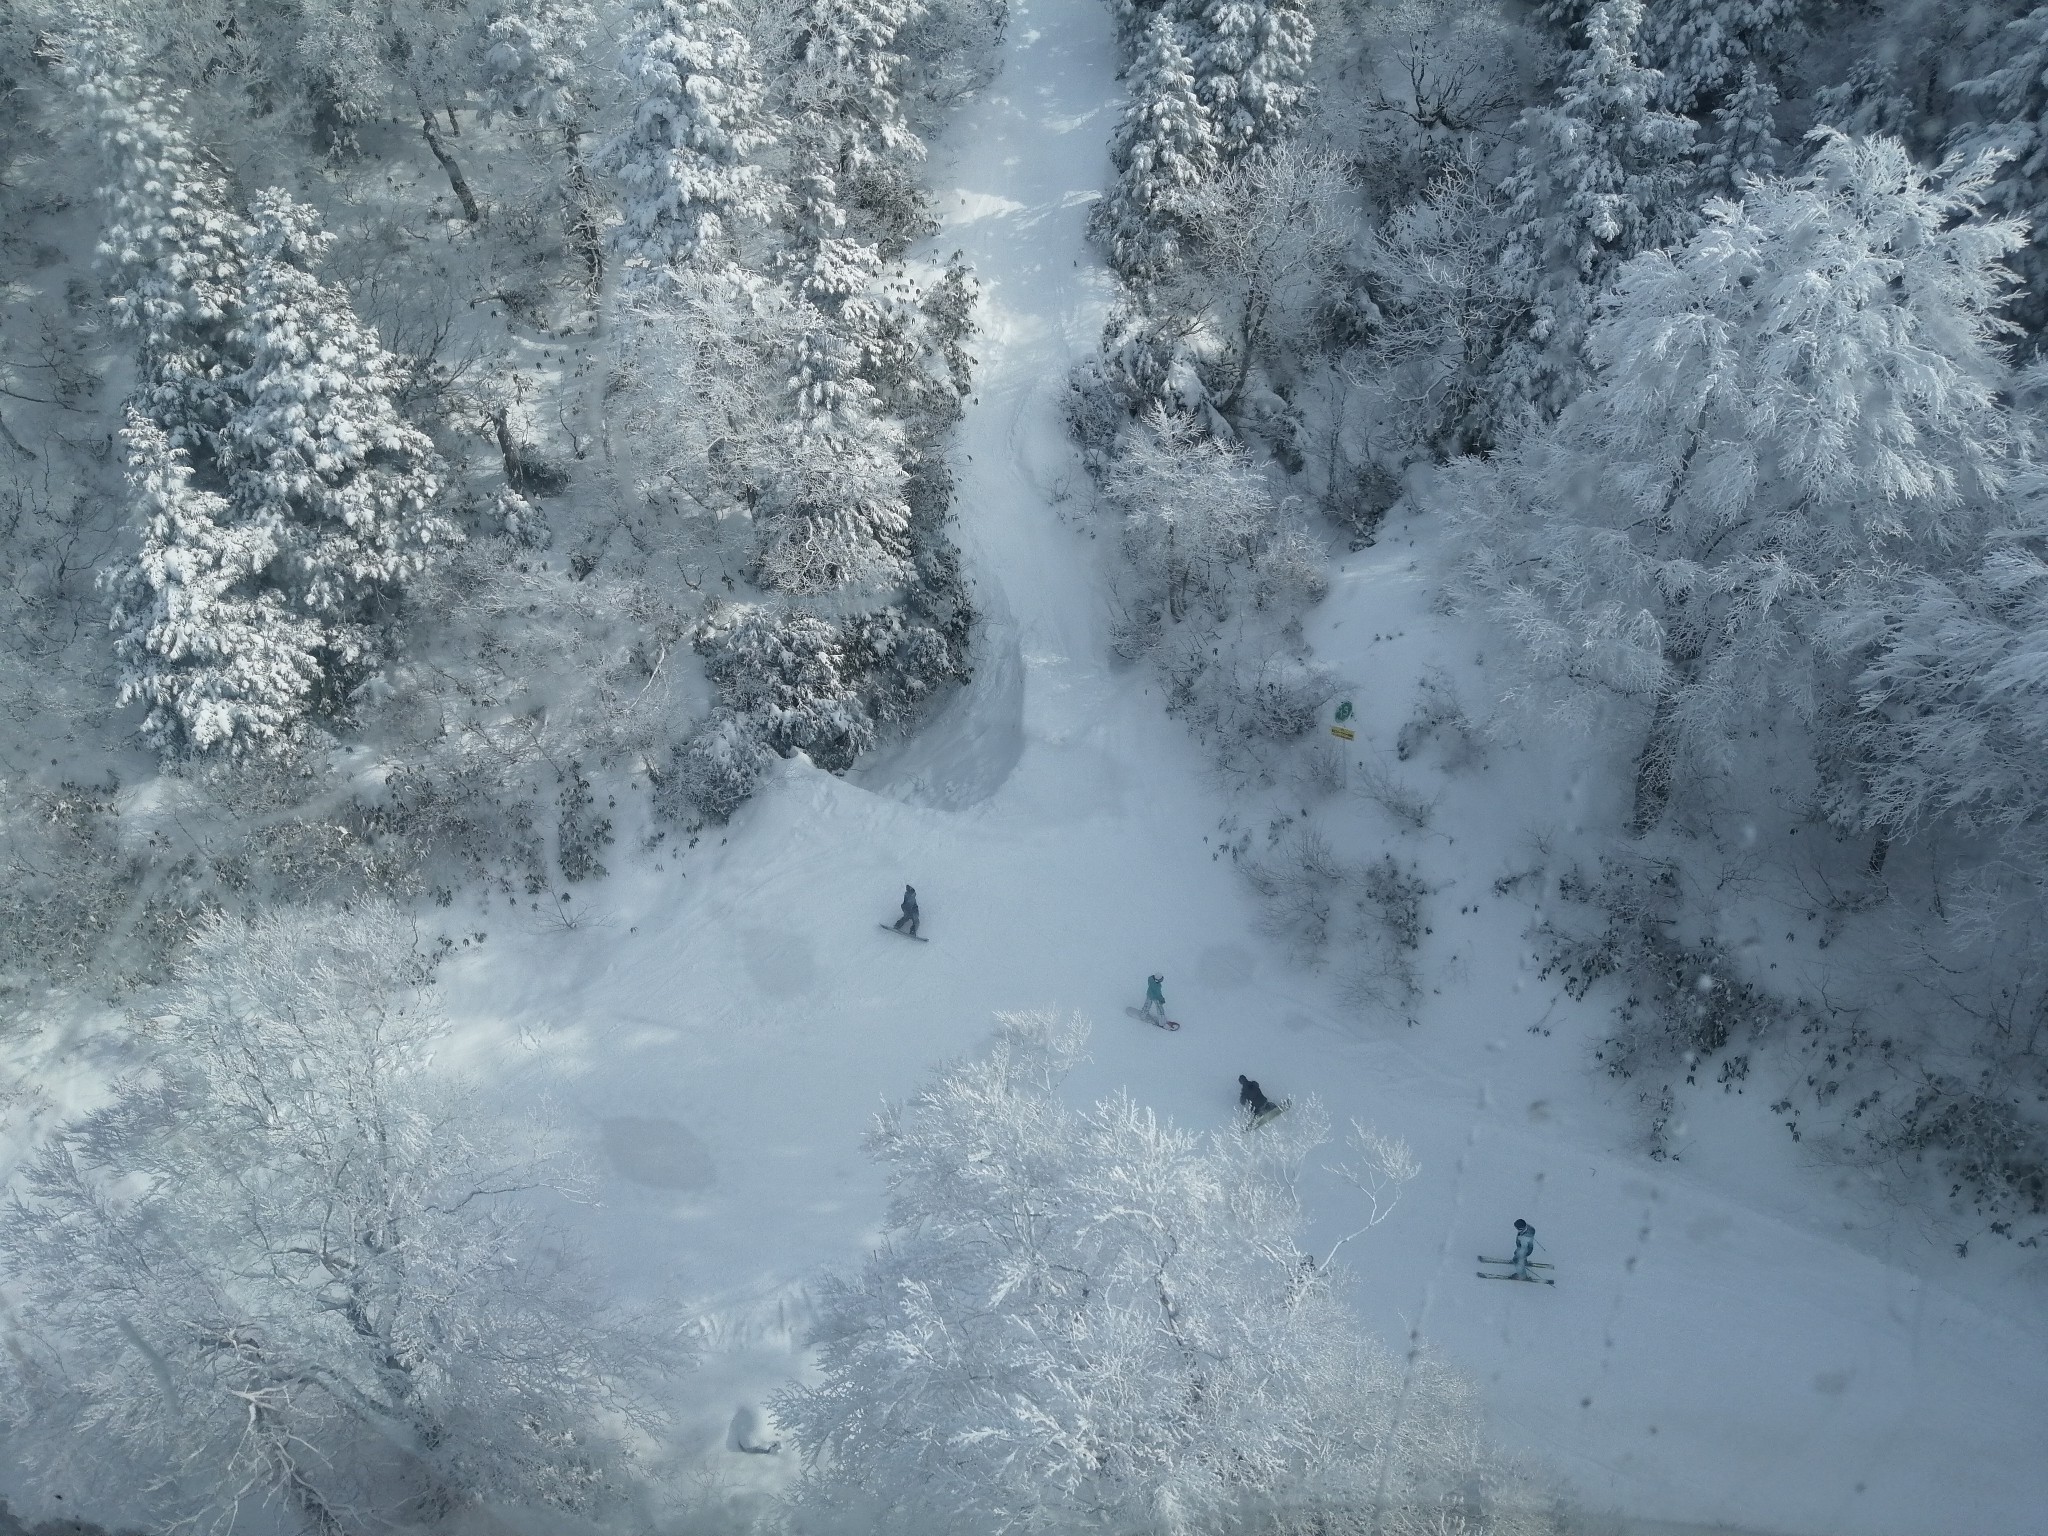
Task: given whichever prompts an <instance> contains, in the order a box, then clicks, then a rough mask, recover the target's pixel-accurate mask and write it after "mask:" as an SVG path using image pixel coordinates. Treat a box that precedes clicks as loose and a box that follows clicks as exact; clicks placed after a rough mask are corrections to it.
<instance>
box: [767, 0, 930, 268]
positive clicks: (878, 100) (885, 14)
mask: <svg viewBox="0 0 2048 1536" xmlns="http://www.w3.org/2000/svg"><path fill="white" fill-rule="evenodd" d="M922 9H923V6H922V4H921V3H920V0H798V6H797V12H796V16H795V18H794V25H795V27H796V30H797V44H796V47H797V58H798V60H799V62H800V68H799V69H798V71H797V73H796V76H795V78H794V80H793V81H792V83H791V87H790V90H791V98H792V105H791V114H790V115H791V117H792V118H793V119H794V120H796V122H797V123H800V124H801V126H800V127H797V128H795V129H794V130H793V132H792V134H791V136H790V140H791V150H792V159H793V161H794V162H795V165H796V173H797V175H798V176H799V177H801V176H804V175H807V174H809V175H816V174H821V173H822V174H823V175H825V176H829V177H830V178H832V180H833V182H834V184H835V187H836V195H837V196H838V197H841V198H844V199H846V200H847V201H848V202H849V203H850V204H851V206H852V208H853V209H854V210H856V211H858V212H859V213H860V214H861V215H862V216H863V217H862V218H861V220H860V223H861V226H862V229H861V232H862V233H864V234H866V235H867V236H869V238H871V239H874V240H876V241H878V242H879V243H881V244H882V245H884V246H885V247H886V248H887V249H889V250H890V251H891V252H892V253H893V252H894V251H896V250H897V249H899V248H900V246H901V244H902V243H903V242H904V241H906V240H908V239H909V238H911V236H912V235H913V234H914V233H915V232H916V231H917V226H918V222H919V220H920V218H921V216H922V212H923V205H924V194H923V191H922V189H921V188H920V187H919V185H918V183H917V180H916V169H917V167H918V165H919V164H920V163H921V162H922V161H923V159H924V153H925V149H924V141H923V140H922V139H920V138H919V137H918V136H917V134H916V133H915V132H914V131H913V130H912V128H911V126H910V123H909V121H908V120H907V119H906V118H905V117H904V114H903V88H904V77H905V71H906V67H907V61H906V60H905V59H904V57H903V54H902V52H901V50H900V49H899V48H898V46H897V38H898V37H899V35H900V34H901V33H902V31H903V29H904V28H905V27H906V26H907V25H909V23H910V22H911V21H912V20H914V19H915V18H916V16H917V15H918V13H919V12H920V11H921V10H922Z"/></svg>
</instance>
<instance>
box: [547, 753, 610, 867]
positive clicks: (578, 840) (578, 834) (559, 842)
mask: <svg viewBox="0 0 2048 1536" xmlns="http://www.w3.org/2000/svg"><path fill="white" fill-rule="evenodd" d="M556 777H557V778H558V779H559V780H560V781H561V791H560V794H559V795H558V796H557V803H558V804H559V806H560V808H561V814H560V815H559V816H558V817H557V818H556V821H555V862H556V863H557V864H558V865H559V866H560V867H561V871H562V878H563V879H564V880H568V881H570V882H572V883H573V882H575V881H579V880H602V879H603V878H604V876H605V867H604V864H603V862H602V861H601V860H600V859H599V857H598V855H599V854H600V853H602V852H603V851H604V849H605V848H607V847H609V846H610V844H611V841H612V819H611V817H609V816H606V815H604V814H603V813H602V812H600V811H599V810H598V808H597V793H596V791H595V790H593V789H592V788H591V787H590V779H589V777H588V776H587V775H585V773H584V772H583V765H582V764H581V763H576V762H572V763H570V764H569V766H568V767H567V768H564V769H562V770H561V771H560V772H559V773H558V774H557V775H556ZM614 803H615V802H612V801H607V802H606V804H607V805H608V806H609V805H612V804H614Z"/></svg>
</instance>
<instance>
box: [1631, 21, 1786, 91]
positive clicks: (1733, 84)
mask: <svg viewBox="0 0 2048 1536" xmlns="http://www.w3.org/2000/svg"><path fill="white" fill-rule="evenodd" d="M1808 3H1809V0H1649V3H1648V4H1647V5H1646V6H1645V13H1646V14H1645V16H1644V24H1643V49H1644V52H1645V53H1646V54H1647V55H1648V57H1649V58H1650V59H1651V60H1652V61H1653V62H1654V63H1655V64H1656V66H1657V69H1658V71H1659V72H1660V74H1661V77H1662V78H1661V80H1660V82H1659V84H1660V86H1661V95H1660V97H1659V105H1661V106H1663V107H1665V108H1666V109H1668V110H1669V111H1672V112H1695V111H1697V110H1699V109H1702V108H1705V109H1709V110H1718V109H1719V108H1720V107H1721V106H1722V105H1724V104H1725V102H1726V99H1727V98H1728V97H1729V96H1730V95H1732V94H1733V93H1734V92H1735V91H1736V89H1737V88H1738V87H1739V86H1740V85H1741V82H1742V77H1743V75H1744V74H1745V73H1752V74H1755V75H1756V76H1758V77H1759V78H1761V79H1763V80H1765V81H1769V80H1770V79H1771V78H1772V77H1773V76H1774V75H1775V73H1776V71H1777V68H1778V66H1779V65H1780V63H1781V62H1782V61H1783V60H1784V59H1785V57H1786V56H1787V55H1788V54H1789V53H1791V51H1792V48H1793V45H1794V43H1795V42H1796V41H1797V34H1798V32H1799V30H1800V28H1801V26H1802V24H1803V22H1804V20H1805V17H1804V14H1803V13H1804V11H1805V9H1806V6H1807V4H1808Z"/></svg>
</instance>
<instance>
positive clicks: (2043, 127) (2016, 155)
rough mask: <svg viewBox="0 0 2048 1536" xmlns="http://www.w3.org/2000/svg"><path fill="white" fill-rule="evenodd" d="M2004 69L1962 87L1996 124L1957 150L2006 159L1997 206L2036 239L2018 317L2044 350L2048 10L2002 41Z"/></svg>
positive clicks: (2024, 271) (2029, 248)
mask: <svg viewBox="0 0 2048 1536" xmlns="http://www.w3.org/2000/svg"><path fill="white" fill-rule="evenodd" d="M1997 43H1998V46H1997V49H1996V52H1995V54H1994V57H1995V58H1996V59H1997V60H1998V64H1997V67H1996V68H1994V69H1991V70H1990V71H1988V72H1987V73H1985V74H1983V75H1980V76H1978V77H1977V78H1975V79H1973V80H1966V81H1964V82H1962V84H1960V85H1959V86H1958V87H1957V91H1958V93H1959V94H1961V95H1963V96H1965V97H1975V98H1976V99H1977V100H1978V101H1979V102H1980V103H1981V105H1982V108H1983V109H1984V111H1985V112H1986V115H1987V116H1988V118H1989V121H1987V122H1983V123H1979V124H1976V125H1973V126H1972V127H1969V128H1967V129H1965V130H1963V131H1962V132H1961V133H1959V134H1958V135H1957V137H1956V145H1955V147H1956V150H1957V152H1959V153H1961V154H1964V155H1971V156H1974V155H1978V154H1982V153H1985V152H1987V151H1989V152H1991V153H1994V154H2000V155H2004V156H2005V157H2006V161H2005V164H2004V165H2003V167H2002V168H2001V169H2000V171H1999V173H1998V179H1997V180H1996V181H1994V182H1993V183H1992V185H1991V190H1990V193H1989V198H1990V202H1991V206H1993V207H1994V208H1998V209H2000V210H2002V211H2003V212H2005V213H2009V214H2011V215H2013V216H2014V217H2015V218H2021V219H2025V220H2026V221H2027V224H2028V227H2029V229H2030V230H2031V233H2032V238H2031V239H2030V240H2029V241H2028V243H2027V244H2026V245H2025V246H2023V247H2022V248H2021V249H2020V250H2019V251H2018V252H2016V253H2015V256H2014V262H2013V264H2014V266H2015V267H2016V268H2018V270H2019V273H2020V276H2021V278H2022V279H2023V280H2024V281H2025V284H2026V286H2025V290H2024V291H2023V293H2022V294H2021V295H2020V296H2019V299H2018V302H2017V303H2016V304H2015V306H2014V318H2015V319H2017V320H2018V321H2019V322H2020V323H2021V324H2022V325H2023V326H2024V327H2025V328H2026V330H2027V332H2028V333H2029V335H2030V337H2031V338H2033V340H2032V345H2034V346H2038V345H2039V337H2040V336H2041V334H2042V332H2043V331H2044V330H2048V5H2039V6H2035V7H2034V8H2033V9H2032V10H2030V11H2028V12H2027V14H2026V15H2024V16H2021V17H2019V18H2018V19H2017V20H2015V21H2012V22H2010V23H2008V24H2007V25H2006V27H2005V29H2004V30H2003V32H2001V33H2000V34H1999V36H1998V39H1997Z"/></svg>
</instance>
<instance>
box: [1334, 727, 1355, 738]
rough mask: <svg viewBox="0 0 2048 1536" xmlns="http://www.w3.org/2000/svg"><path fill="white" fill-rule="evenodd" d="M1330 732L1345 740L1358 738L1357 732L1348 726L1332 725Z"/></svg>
mask: <svg viewBox="0 0 2048 1536" xmlns="http://www.w3.org/2000/svg"><path fill="white" fill-rule="evenodd" d="M1330 734H1331V735H1332V736H1339V737H1342V738H1343V739H1344V740H1345V741H1356V740H1358V732H1356V731H1354V730H1352V729H1351V728H1350V727H1349V726H1344V725H1333V726H1331V727H1330Z"/></svg>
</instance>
